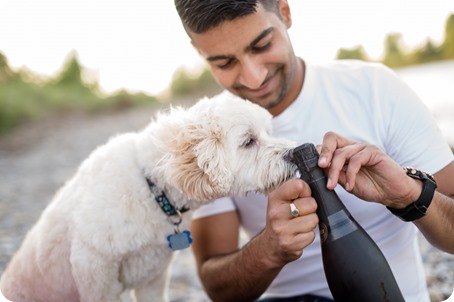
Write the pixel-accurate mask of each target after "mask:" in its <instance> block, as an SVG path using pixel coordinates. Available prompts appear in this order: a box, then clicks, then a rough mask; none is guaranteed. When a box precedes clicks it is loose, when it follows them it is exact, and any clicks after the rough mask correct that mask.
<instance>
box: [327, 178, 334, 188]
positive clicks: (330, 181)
mask: <svg viewBox="0 0 454 302" xmlns="http://www.w3.org/2000/svg"><path fill="white" fill-rule="evenodd" d="M332 183H333V181H332V180H331V178H328V182H327V183H326V187H327V188H328V189H329V188H331V184H332Z"/></svg>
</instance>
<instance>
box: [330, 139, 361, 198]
mask: <svg viewBox="0 0 454 302" xmlns="http://www.w3.org/2000/svg"><path fill="white" fill-rule="evenodd" d="M366 146H367V145H366V144H359V143H357V144H352V145H348V146H346V147H343V148H339V149H337V150H336V151H335V152H334V155H333V159H332V160H331V165H330V167H329V171H328V184H327V187H328V189H331V190H332V189H334V188H335V187H336V185H337V183H338V181H339V178H341V179H342V180H344V178H343V176H344V175H345V174H346V173H350V174H349V177H347V178H346V179H345V182H344V183H342V184H343V185H344V186H346V187H348V186H349V185H351V183H350V181H352V180H353V182H354V181H355V176H356V173H357V172H358V171H359V169H360V168H361V163H362V156H364V154H360V152H361V151H363V150H364V149H365V148H366ZM356 156H358V159H357V160H355V159H354V158H355V157H356ZM352 161H354V162H355V165H354V166H352V169H351V170H350V171H349V166H350V164H351V162H352ZM358 164H359V167H358V166H357V165H358ZM355 169H357V171H356V172H355ZM352 176H353V178H352V179H350V177H352Z"/></svg>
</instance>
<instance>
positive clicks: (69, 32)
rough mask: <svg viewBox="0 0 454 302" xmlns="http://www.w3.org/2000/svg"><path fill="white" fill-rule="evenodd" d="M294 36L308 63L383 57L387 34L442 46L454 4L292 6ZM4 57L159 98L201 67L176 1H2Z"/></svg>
mask: <svg viewBox="0 0 454 302" xmlns="http://www.w3.org/2000/svg"><path fill="white" fill-rule="evenodd" d="M288 2H289V4H290V7H291V11H292V17H293V25H292V27H291V28H290V30H289V34H290V36H291V38H292V41H293V47H294V49H295V52H296V53H297V55H299V56H301V57H303V58H304V59H305V60H307V61H309V62H315V63H321V62H324V61H328V60H331V59H334V58H335V56H336V53H337V51H338V49H339V48H352V47H355V46H357V45H362V46H363V47H364V48H365V50H366V52H367V53H368V54H369V56H370V57H372V58H373V59H378V58H380V56H381V54H382V51H383V41H384V39H385V37H386V35H387V34H388V33H401V34H402V36H403V40H404V43H405V45H407V46H408V47H410V48H413V47H417V46H420V45H421V44H423V43H424V42H425V41H426V40H427V39H428V38H431V39H432V40H433V41H435V42H440V41H442V39H443V35H444V26H445V21H446V19H447V17H448V16H449V14H451V13H454V0H411V1H410V0H379V1H370V0H342V1H341V0H288ZM0 51H1V52H2V53H3V54H4V55H6V57H7V58H8V60H9V64H10V66H12V67H13V68H15V69H19V68H27V69H28V70H30V71H32V72H34V73H37V74H39V75H42V76H44V77H50V76H54V75H55V74H56V73H57V72H58V71H59V70H60V69H61V67H62V66H63V63H64V62H65V60H66V58H67V57H68V55H69V54H70V53H71V52H72V51H75V52H76V53H77V55H78V58H79V60H80V62H81V64H82V65H83V66H84V67H85V68H86V70H87V74H86V75H85V76H86V77H87V79H92V80H96V81H98V82H99V84H100V86H101V89H102V91H104V92H106V93H111V92H114V91H116V90H119V89H127V90H129V91H131V92H137V91H142V92H146V93H149V94H152V95H153V94H159V93H160V92H162V91H163V90H165V89H166V88H167V87H168V85H169V83H170V81H171V79H172V75H173V74H174V72H175V71H176V70H177V69H179V68H181V67H182V66H184V67H185V68H187V69H189V70H192V71H194V72H196V71H197V70H200V68H201V66H203V64H204V62H203V60H202V59H201V58H200V57H199V56H198V54H197V52H196V51H195V50H194V49H193V48H192V46H191V44H190V41H189V39H188V38H187V36H186V34H185V33H184V31H183V28H182V26H181V23H180V20H179V18H178V15H177V13H176V11H175V8H174V4H173V0H109V1H108V0H0Z"/></svg>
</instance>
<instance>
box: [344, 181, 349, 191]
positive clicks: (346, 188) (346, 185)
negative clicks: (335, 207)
mask: <svg viewBox="0 0 454 302" xmlns="http://www.w3.org/2000/svg"><path fill="white" fill-rule="evenodd" d="M345 190H347V191H350V183H348V182H347V183H346V184H345Z"/></svg>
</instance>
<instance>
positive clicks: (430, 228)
mask: <svg viewBox="0 0 454 302" xmlns="http://www.w3.org/2000/svg"><path fill="white" fill-rule="evenodd" d="M415 224H416V226H417V227H418V228H419V230H420V231H421V232H422V233H423V234H424V237H426V239H427V240H428V241H429V242H430V243H431V244H432V245H433V246H435V247H437V248H439V249H440V250H442V251H445V252H448V253H451V254H454V237H453V236H452V234H453V233H454V198H453V197H448V196H446V195H443V194H442V193H439V192H435V195H434V197H433V199H432V203H431V205H430V206H429V209H428V211H427V215H426V216H425V217H423V218H421V219H419V220H416V221H415Z"/></svg>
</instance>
